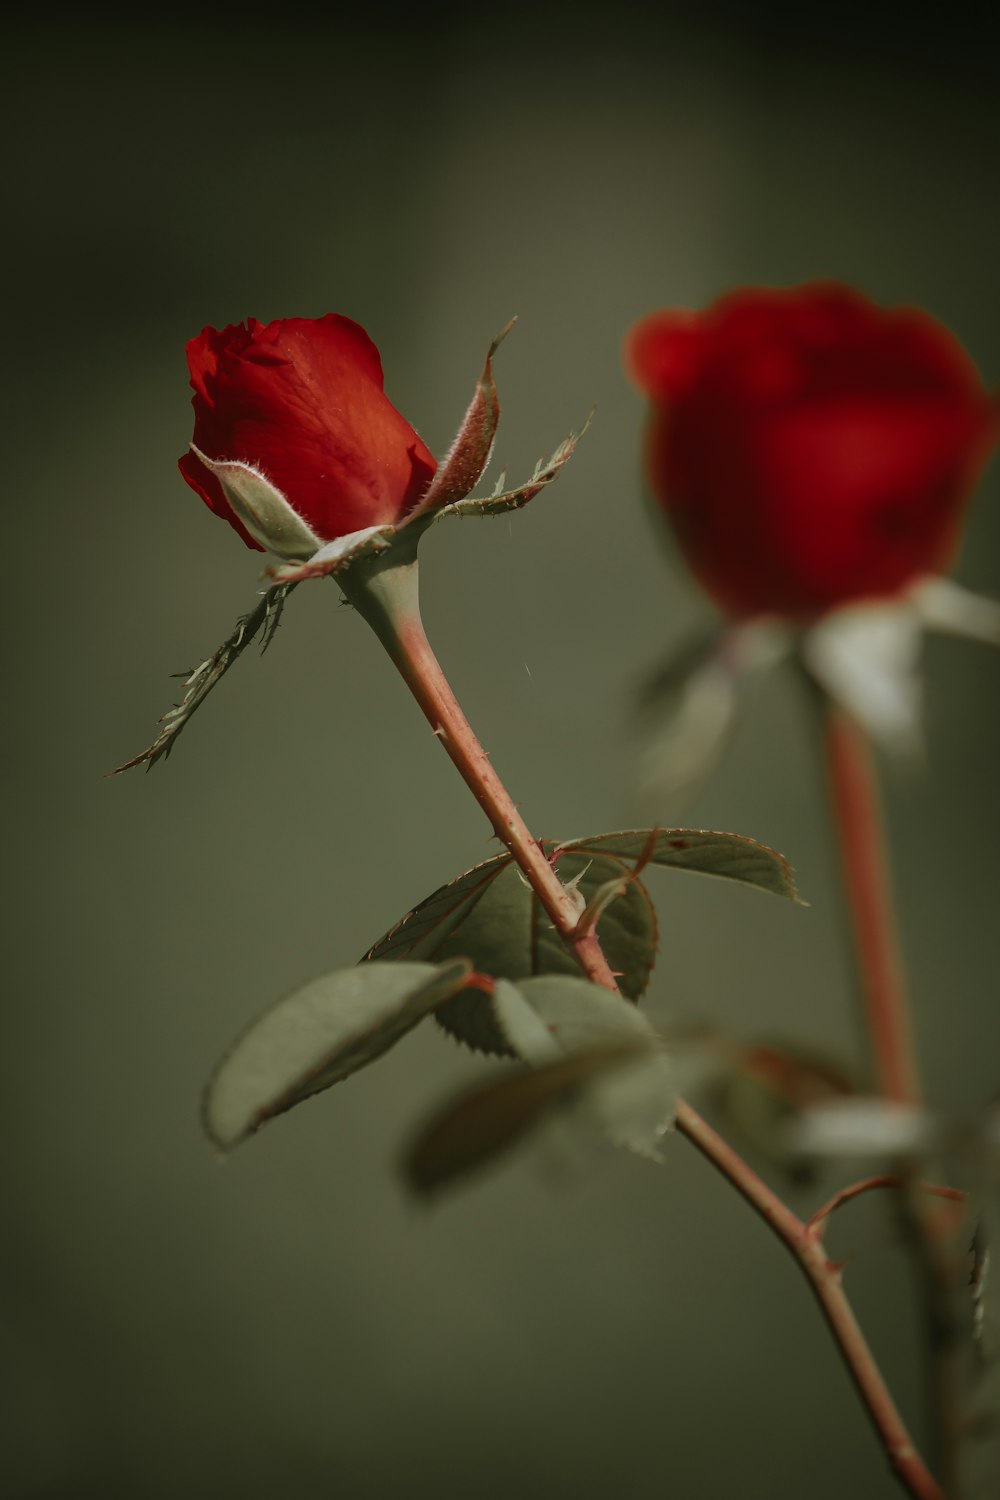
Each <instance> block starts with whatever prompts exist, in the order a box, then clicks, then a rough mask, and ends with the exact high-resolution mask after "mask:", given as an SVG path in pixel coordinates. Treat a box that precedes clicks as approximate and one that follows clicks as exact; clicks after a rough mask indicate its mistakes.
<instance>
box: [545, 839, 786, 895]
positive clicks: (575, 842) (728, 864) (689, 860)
mask: <svg viewBox="0 0 1000 1500" xmlns="http://www.w3.org/2000/svg"><path fill="white" fill-rule="evenodd" d="M558 847H559V849H560V851H561V850H564V849H565V850H570V849H571V850H580V851H581V852H583V853H592V854H594V855H601V856H605V855H614V856H615V857H617V858H618V859H623V860H630V861H632V862H633V867H634V868H637V869H639V870H641V869H642V868H644V866H645V865H646V864H652V865H664V866H667V867H669V868H670V869H674V870H692V871H694V872H695V873H697V874H699V875H716V876H718V877H720V878H721V879H723V880H738V881H739V882H740V883H741V884H743V885H752V886H755V887H756V888H757V889H758V890H761V891H768V892H770V893H771V894H772V895H775V896H787V897H788V898H789V899H790V900H792V901H797V900H798V899H799V897H798V893H797V891H796V889H795V878H794V876H793V874H792V868H791V866H790V865H789V863H788V861H787V860H786V859H785V858H784V857H783V856H782V855H780V854H777V853H775V851H774V850H773V849H769V848H768V847H767V846H766V845H765V844H758V843H757V841H756V840H755V839H750V838H744V837H743V835H741V834H738V833H711V832H708V831H706V830H703V829H697V828H636V829H632V830H631V831H629V832H625V833H601V834H597V835H595V836H594V837H592V838H587V839H571V840H570V841H569V842H568V843H565V844H560V845H559V846H558Z"/></svg>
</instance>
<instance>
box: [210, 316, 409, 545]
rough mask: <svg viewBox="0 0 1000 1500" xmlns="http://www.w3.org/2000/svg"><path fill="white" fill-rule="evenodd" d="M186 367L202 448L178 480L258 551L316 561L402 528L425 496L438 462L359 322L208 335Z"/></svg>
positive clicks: (250, 324) (307, 321) (288, 324)
mask: <svg viewBox="0 0 1000 1500" xmlns="http://www.w3.org/2000/svg"><path fill="white" fill-rule="evenodd" d="M187 357H188V368H189V370H190V372H191V385H192V387H193V389H194V399H193V402H192V404H193V406H194V415H195V421H194V440H193V442H192V445H191V451H190V452H188V453H185V454H184V456H183V458H182V459H181V460H180V470H181V473H182V474H183V475H184V478H185V479H186V480H187V482H188V484H189V485H190V486H191V487H192V489H195V490H197V491H198V494H199V495H201V497H202V499H203V500H204V501H205V502H206V504H207V505H208V506H209V507H210V508H211V509H212V510H213V511H215V513H216V515H218V516H224V517H225V519H226V520H227V521H228V522H229V523H230V525H231V526H233V527H234V528H235V529H236V530H237V531H238V532H239V534H240V536H241V537H242V538H243V540H244V541H245V542H246V544H247V546H248V547H255V548H257V549H258V550H259V551H263V550H264V549H265V548H267V549H268V550H270V551H272V552H277V553H278V554H279V555H281V556H283V557H296V558H300V557H304V556H309V555H310V554H311V553H312V552H314V551H315V550H316V549H317V548H319V547H320V546H322V545H323V544H324V543H325V542H331V541H333V540H335V539H336V538H337V537H342V536H346V535H348V534H350V533H352V532H355V531H360V530H362V529H364V528H366V527H370V526H378V525H386V524H388V525H391V524H393V523H394V522H397V521H399V520H400V519H401V518H402V516H403V515H404V514H405V513H406V511H407V510H408V509H409V508H410V507H411V506H412V505H413V504H414V503H415V502H416V501H417V500H418V499H419V497H420V495H421V494H422V492H423V491H424V490H426V488H427V486H428V484H429V482H430V480H431V478H432V476H433V474H434V471H435V468H436V467H437V466H436V463H435V460H434V458H433V456H432V454H431V453H430V452H429V450H428V449H427V448H426V446H425V445H424V444H423V443H422V442H421V440H420V438H419V437H418V436H417V434H416V433H415V432H414V431H413V428H412V427H410V425H409V423H407V422H406V421H405V420H404V419H403V417H401V416H400V414H399V412H398V411H397V410H396V408H395V407H394V406H393V405H392V403H391V402H390V401H389V400H388V398H387V397H386V395H385V393H384V391H383V389H382V363H381V360H380V359H379V355H378V350H377V349H376V348H375V345H374V344H373V343H372V341H371V339H370V338H369V337H368V335H367V334H366V333H365V331H364V329H363V328H360V327H359V326H358V324H357V323H352V322H351V320H350V319H349V318H342V317H338V316H337V315H336V314H335V313H327V315H326V316H325V317H322V318H278V319H277V320H276V321H275V322H274V323H268V324H266V325H265V324H263V323H258V321H257V319H256V318H250V319H248V321H247V322H246V323H245V324H244V323H239V324H233V325H230V327H228V328H224V329H223V330H222V332H221V333H220V332H218V330H217V329H215V328H204V329H202V331H201V333H200V334H199V335H198V337H197V338H196V339H192V340H191V342H190V343H189V344H188V346H187Z"/></svg>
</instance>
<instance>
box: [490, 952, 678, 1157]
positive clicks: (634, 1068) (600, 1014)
mask: <svg viewBox="0 0 1000 1500" xmlns="http://www.w3.org/2000/svg"><path fill="white" fill-rule="evenodd" d="M493 1004H494V1008H495V1011H496V1014H497V1019H498V1020H499V1022H500V1026H501V1028H502V1030H503V1032H504V1034H505V1036H506V1037H507V1040H508V1042H509V1043H510V1045H511V1046H512V1047H513V1048H514V1050H515V1051H516V1052H517V1053H518V1055H519V1056H521V1057H523V1058H524V1059H525V1061H526V1062H529V1063H533V1064H535V1065H539V1064H541V1065H548V1064H549V1063H550V1062H553V1061H555V1060H556V1058H557V1057H558V1056H559V1054H560V1053H562V1054H565V1055H568V1056H573V1055H575V1054H576V1053H578V1052H589V1051H591V1050H592V1049H594V1048H600V1047H604V1046H609V1045H617V1044H619V1043H620V1044H622V1045H627V1044H629V1043H632V1044H634V1045H635V1048H636V1052H637V1055H636V1056H635V1057H634V1058H633V1060H632V1061H631V1062H630V1064H629V1066H628V1067H627V1068H626V1067H624V1066H623V1067H621V1068H618V1069H616V1071H615V1073H614V1075H613V1076H609V1077H606V1078H601V1079H595V1080H594V1081H593V1083H592V1084H591V1085H590V1087H589V1088H588V1090H587V1092H586V1096H585V1097H584V1098H583V1100H582V1101H581V1102H582V1103H583V1104H584V1105H585V1107H586V1112H587V1114H589V1115H590V1116H591V1118H592V1119H593V1120H594V1122H595V1123H596V1124H597V1125H598V1126H599V1127H600V1128H601V1129H602V1130H603V1131H604V1132H605V1133H606V1134H607V1135H609V1136H610V1137H611V1139H612V1140H613V1141H615V1142H616V1144H618V1145H621V1146H627V1147H628V1148H629V1150H631V1151H637V1152H638V1153H639V1154H640V1155H642V1156H649V1157H652V1158H653V1159H654V1160H657V1161H658V1160H659V1159H660V1153H659V1150H658V1143H659V1141H660V1139H661V1137H662V1136H663V1135H664V1134H665V1133H666V1131H667V1130H669V1128H670V1126H671V1125H672V1124H673V1120H674V1113H675V1110H676V1107H677V1088H676V1084H675V1081H674V1074H673V1068H672V1066H671V1063H670V1060H669V1058H668V1057H667V1054H666V1050H665V1045H664V1042H663V1039H662V1038H661V1037H660V1036H658V1035H657V1033H656V1032H655V1031H654V1030H653V1028H652V1027H651V1026H650V1024H649V1022H648V1021H647V1020H646V1018H645V1016H643V1015H642V1014H641V1013H640V1012H639V1011H638V1010H637V1009H636V1008H635V1007H634V1006H631V1005H626V1004H624V1003H623V1001H622V997H621V996H620V995H616V994H615V993H614V992H613V991H612V990H606V989H604V988H603V987H602V986H601V985H598V984H592V983H591V982H590V981H589V980H587V979H581V978H580V977H579V976H577V977H575V978H568V977H564V976H561V975H551V974H546V975H544V976H543V977H541V978H538V979H525V980H522V981H521V983H520V984H518V985H516V986H515V985H512V984H509V983H507V982H506V981H504V980H500V981H498V983H497V985H496V989H495V992H494V997H493Z"/></svg>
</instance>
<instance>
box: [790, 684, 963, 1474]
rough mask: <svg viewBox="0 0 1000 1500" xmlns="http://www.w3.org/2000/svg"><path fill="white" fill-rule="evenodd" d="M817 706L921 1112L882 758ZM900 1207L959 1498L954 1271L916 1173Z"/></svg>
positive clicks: (892, 1028)
mask: <svg viewBox="0 0 1000 1500" xmlns="http://www.w3.org/2000/svg"><path fill="white" fill-rule="evenodd" d="M819 701H820V703H821V705H822V707H821V713H822V729H823V743H824V751H825V757H826V770H827V782H828V786H829V795H830V810H831V815H832V823H833V828H834V837H835V839H836V841H837V845H838V849H839V853H840V865H841V871H842V877H843V887H844V893H845V896H846V899H847V907H848V912H849V916H850V927H851V935H852V938H853V946H854V951H855V956H856V964H857V972H858V982H859V987H860V990H861V995H862V999H863V1003H864V1014H865V1021H866V1030H867V1034H868V1039H869V1046H870V1049H871V1058H872V1064H873V1067H874V1072H875V1076H876V1079H877V1083H878V1087H879V1091H880V1092H881V1094H882V1097H883V1098H884V1099H885V1100H886V1101H887V1102H888V1103H891V1104H899V1105H905V1106H909V1107H911V1108H918V1107H919V1106H920V1105H921V1103H922V1099H923V1094H922V1089H921V1085H920V1074H919V1068H918V1065H917V1052H916V1044H915V1041H914V1036H913V1025H912V1019H911V1014H910V1004H909V997H908V994H907V985H906V975H905V969H904V966H903V959H902V954H901V952H900V945H899V938H898V934H897V929H896V920H895V914H894V911H893V899H892V879H891V875H890V870H889V857H888V850H887V847H886V838H885V830H884V824H883V818H882V809H881V802H880V798H879V790H878V779H877V775H876V770H875V764H874V759H873V756H872V752H871V747H870V745H869V743H868V740H867V737H866V736H865V734H864V733H863V731H862V730H861V729H860V728H859V727H858V726H857V725H856V724H855V723H854V721H853V720H852V719H851V718H850V717H849V716H848V715H847V714H845V713H844V712H843V711H842V710H840V709H839V708H837V706H836V705H835V704H833V703H831V702H829V701H828V700H826V699H825V698H823V697H820V700H819ZM898 1203H899V1208H900V1218H901V1223H902V1227H903V1231H904V1233H905V1235H906V1236H907V1238H908V1239H909V1241H910V1244H911V1246H912V1250H913V1254H914V1259H915V1263H916V1265H917V1267H918V1270H919V1274H920V1279H921V1281H922V1283H923V1287H924V1294H923V1299H922V1300H923V1310H924V1321H925V1327H926V1337H927V1343H928V1349H929V1390H928V1406H929V1408H930V1412H931V1416H932V1426H933V1427H934V1428H935V1429H936V1439H937V1448H938V1456H937V1460H936V1461H937V1467H938V1469H939V1470H940V1471H941V1473H942V1478H943V1480H944V1483H945V1485H946V1487H947V1488H948V1489H951V1488H952V1483H953V1478H952V1476H953V1470H954V1450H955V1442H956V1434H957V1430H958V1424H959V1418H958V1412H957V1410H956V1408H955V1394H954V1379H953V1370H952V1357H953V1354H954V1343H955V1337H956V1330H955V1327H954V1318H953V1316H952V1311H951V1291H950V1289H951V1286H952V1284H953V1282H954V1280H955V1278H956V1272H955V1268H954V1267H953V1265H952V1264H951V1256H950V1255H949V1251H948V1245H947V1238H946V1236H945V1235H944V1234H943V1233H942V1230H941V1226H940V1225H939V1224H938V1223H937V1222H936V1220H935V1219H934V1217H933V1216H932V1215H930V1214H929V1213H928V1212H927V1209H926V1205H925V1204H924V1203H923V1201H922V1199H921V1195H920V1192H919V1188H918V1184H917V1183H916V1181H915V1179H914V1174H913V1172H912V1171H911V1172H909V1173H908V1174H906V1175H904V1177H903V1179H902V1181H901V1183H900V1191H899V1198H898Z"/></svg>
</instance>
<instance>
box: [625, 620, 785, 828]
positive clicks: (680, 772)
mask: <svg viewBox="0 0 1000 1500" xmlns="http://www.w3.org/2000/svg"><path fill="white" fill-rule="evenodd" d="M792 639H793V637H792V632H791V631H790V630H789V628H788V627H787V626H786V625H784V624H778V623H776V622H775V621H773V620H764V621H761V620H757V621H753V622H750V623H748V624H743V625H732V626H724V627H720V626H718V625H714V626H713V627H712V628H711V629H709V630H707V631H704V632H702V633H701V634H700V635H699V636H698V637H696V638H695V639H694V640H692V641H690V642H688V643H687V644H686V645H684V646H683V647H681V648H680V649H679V650H677V649H675V650H674V651H673V652H672V653H671V654H670V656H669V657H668V658H667V660H666V661H665V662H664V663H663V664H662V665H661V666H660V667H659V668H658V669H657V671H656V672H655V673H653V674H652V675H651V676H650V677H649V679H648V680H647V681H646V683H645V684H644V685H643V686H642V688H641V689H640V692H639V702H638V714H637V724H636V727H635V733H634V736H633V739H634V743H635V746H636V750H637V762H636V769H635V780H636V787H635V796H636V801H637V806H638V807H640V808H641V809H643V812H644V813H645V814H648V813H649V812H650V811H652V813H653V814H654V816H655V817H656V818H657V820H659V821H661V822H662V821H663V820H665V819H672V818H673V817H674V816H675V815H676V810H677V809H678V808H679V807H681V806H683V804H684V802H685V801H687V800H688V799H689V798H690V797H691V796H692V795H693V794H694V793H695V792H696V791H697V790H698V789H699V787H700V786H701V785H702V784H703V783H704V782H705V781H706V780H707V778H708V777H709V776H710V775H711V773H712V771H713V770H714V769H715V766H716V765H717V764H718V762H719V760H720V758H721V756H722V753H723V751H724V750H725V748H726V746H727V745H728V743H729V740H730V737H731V734H732V730H733V728H734V725H735V721H736V712H737V709H738V708H739V706H740V704H741V702H742V700H743V698H744V697H745V696H746V694H747V691H748V690H749V688H750V687H751V686H752V685H753V684H754V683H755V682H756V681H757V680H758V679H759V677H760V676H761V675H762V673H763V672H765V671H767V670H769V669H771V668H772V667H774V666H776V665H777V664H778V663H779V662H780V661H781V660H782V658H783V657H785V656H787V655H788V653H789V651H790V649H791V646H792Z"/></svg>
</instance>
